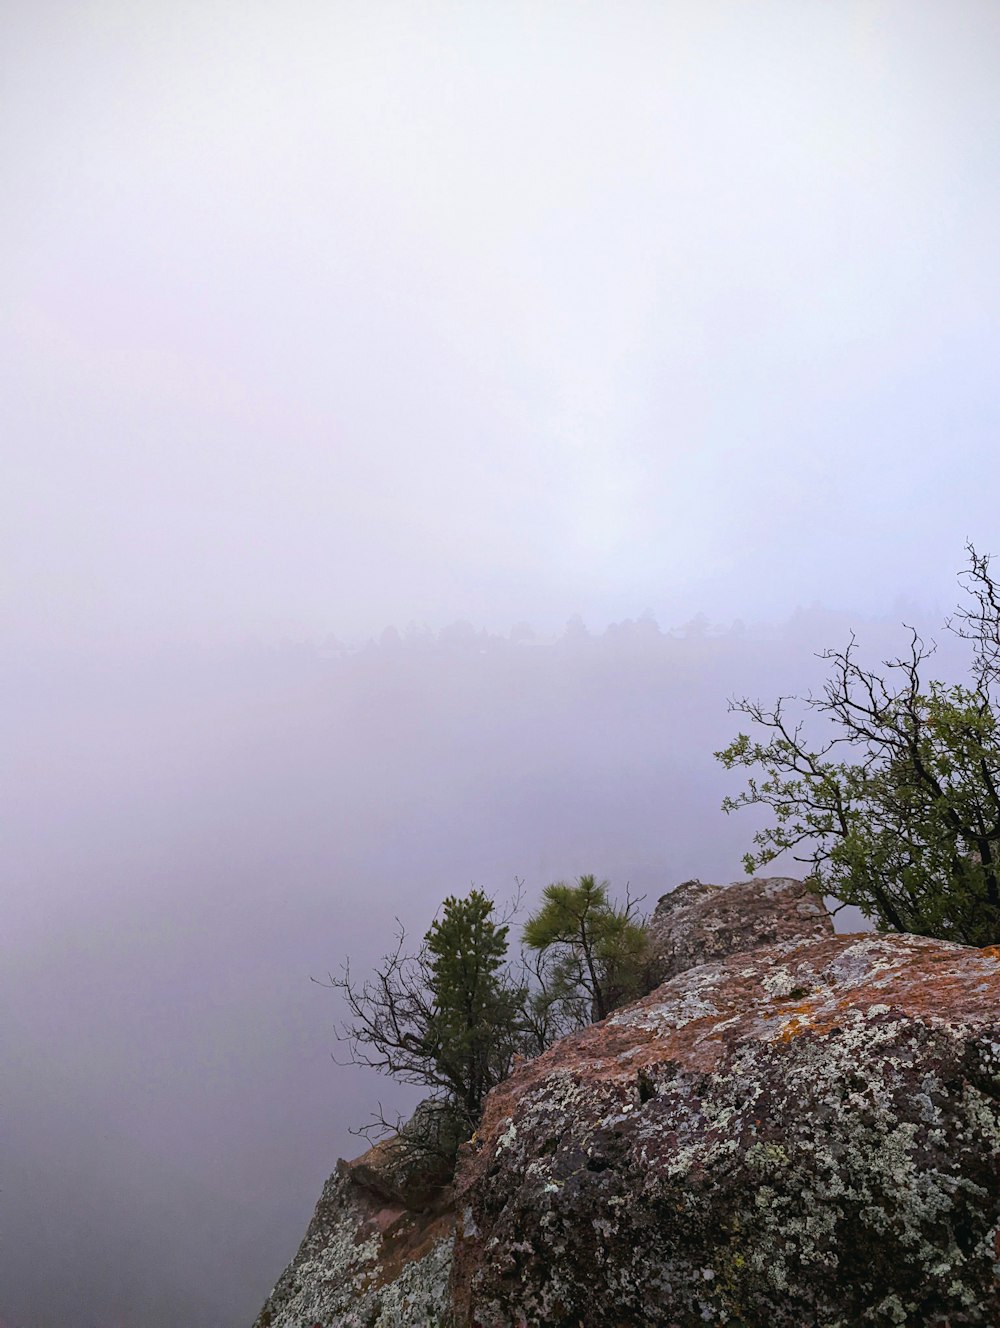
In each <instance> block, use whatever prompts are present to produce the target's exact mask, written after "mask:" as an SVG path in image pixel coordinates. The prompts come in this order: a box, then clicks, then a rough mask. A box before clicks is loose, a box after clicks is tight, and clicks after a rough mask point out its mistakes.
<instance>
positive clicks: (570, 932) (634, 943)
mask: <svg viewBox="0 0 1000 1328" xmlns="http://www.w3.org/2000/svg"><path fill="white" fill-rule="evenodd" d="M609 888H610V887H609V882H608V881H598V880H597V879H596V878H595V877H594V876H581V877H579V878H578V879H577V882H576V884H575V885H570V884H568V883H567V882H565V881H556V882H554V883H553V884H552V885H548V886H546V887H545V891H544V893H543V895H542V901H543V902H542V906H541V908H540V909H539V910H538V912H537V913H535V914H533V915H532V917H530V918H529V919H528V921H527V923H526V924H525V927H524V932H523V940H524V944H525V945H526V946H528V947H529V948H530V949H532V950H537V951H539V952H540V953H541V954H543V955H544V956H546V957H547V958H548V959H549V966H548V970H547V972H546V974H545V982H544V986H543V989H542V991H541V992H540V993H539V995H538V996H537V997H536V999H537V1000H539V1001H541V1002H544V1003H548V1004H550V1005H551V1004H556V1005H558V1006H559V1007H561V1009H562V1010H563V1012H564V1021H568V1022H569V1023H571V1024H574V1023H575V1024H577V1025H580V1024H584V1023H590V1022H592V1021H596V1020H599V1019H604V1018H605V1017H606V1016H607V1015H609V1014H610V1013H611V1011H612V1010H613V1009H615V1008H616V1007H617V1006H619V1005H622V1004H623V1003H624V1002H626V1001H628V1000H630V999H632V998H634V997H635V996H637V995H640V994H641V993H642V989H643V980H644V976H645V963H644V960H645V951H646V934H645V931H644V929H643V928H642V927H641V926H640V925H639V923H638V922H637V921H636V919H635V916H634V914H635V901H633V900H628V901H627V902H626V904H625V905H624V906H623V907H619V906H617V905H615V904H613V903H612V902H611V901H610V899H609V898H608V890H609Z"/></svg>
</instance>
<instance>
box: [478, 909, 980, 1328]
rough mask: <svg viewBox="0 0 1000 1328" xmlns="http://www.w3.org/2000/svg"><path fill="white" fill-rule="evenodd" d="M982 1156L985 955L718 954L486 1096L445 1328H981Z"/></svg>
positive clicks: (903, 939)
mask: <svg viewBox="0 0 1000 1328" xmlns="http://www.w3.org/2000/svg"><path fill="white" fill-rule="evenodd" d="M697 906H698V900H697V898H695V899H693V900H692V907H697ZM824 930H825V928H824ZM998 1159H1000V947H992V948H991V949H988V950H973V949H969V948H966V947H962V946H957V945H951V944H948V943H946V942H942V941H933V940H926V939H922V938H919V937H914V936H876V935H861V936H838V937H835V936H829V935H820V936H818V937H815V938H814V939H810V940H806V941H800V942H795V941H792V942H785V943H783V944H778V945H775V946H771V947H767V948H762V949H756V950H754V951H752V952H750V953H743V954H734V955H730V956H729V957H728V958H725V959H722V960H717V961H715V962H712V963H708V964H703V965H701V966H700V967H696V968H691V969H689V970H688V971H687V972H684V973H681V974H680V975H679V976H677V977H674V978H673V979H672V980H670V981H668V982H666V983H665V984H664V985H663V986H661V987H659V988H658V989H657V990H656V991H655V992H654V993H653V994H652V995H650V996H648V997H646V998H645V999H644V1000H642V1001H640V1002H638V1003H637V1004H635V1005H633V1006H630V1007H628V1008H626V1009H623V1010H620V1011H618V1012H616V1013H615V1014H613V1015H612V1016H611V1017H610V1018H609V1019H607V1020H605V1021H604V1022H603V1023H601V1024H597V1025H594V1026H593V1027H591V1028H588V1029H586V1030H584V1031H582V1032H580V1033H577V1034H573V1035H572V1036H570V1037H568V1038H566V1039H564V1040H563V1041H562V1042H560V1043H558V1044H556V1045H555V1046H554V1047H552V1048H550V1049H549V1050H548V1051H547V1052H546V1053H544V1055H542V1056H540V1057H538V1058H537V1059H536V1060H534V1061H530V1062H528V1063H527V1064H525V1065H523V1066H522V1067H521V1068H520V1069H519V1070H517V1071H516V1072H515V1074H514V1075H513V1076H512V1077H511V1078H510V1079H509V1080H508V1081H507V1082H506V1083H504V1084H502V1085H500V1087H499V1088H497V1089H495V1090H494V1092H493V1093H492V1094H491V1095H490V1097H489V1099H488V1101H487V1107H486V1113H485V1117H484V1120H483V1123H482V1125H481V1127H480V1130H479V1132H478V1134H477V1136H476V1138H475V1140H474V1141H473V1142H472V1143H471V1144H469V1145H466V1146H465V1149H464V1156H463V1159H462V1164H461V1167H460V1171H459V1177H458V1182H457V1204H458V1235H457V1240H456V1251H455V1267H454V1271H453V1282H452V1291H453V1307H454V1315H455V1319H454V1322H455V1324H456V1328H473V1326H475V1328H514V1326H515V1325H517V1326H519V1328H524V1326H526V1325H548V1326H549V1328H571V1326H572V1328H580V1325H586V1326H588V1328H625V1325H636V1326H637V1325H663V1326H664V1328H694V1326H695V1325H698V1328H702V1326H703V1325H704V1324H706V1323H707V1324H728V1325H733V1326H734V1328H806V1326H807V1325H808V1326H809V1328H858V1326H859V1325H886V1326H887V1328H888V1325H907V1326H908V1328H963V1326H966V1325H983V1326H986V1325H997V1324H1000V1279H998V1271H1000V1176H998Z"/></svg>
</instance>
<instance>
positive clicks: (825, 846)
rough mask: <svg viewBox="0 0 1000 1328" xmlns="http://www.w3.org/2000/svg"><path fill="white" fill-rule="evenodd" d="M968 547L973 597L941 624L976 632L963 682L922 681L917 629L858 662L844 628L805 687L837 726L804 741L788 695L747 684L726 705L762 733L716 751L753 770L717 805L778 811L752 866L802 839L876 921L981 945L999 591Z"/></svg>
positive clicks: (998, 915)
mask: <svg viewBox="0 0 1000 1328" xmlns="http://www.w3.org/2000/svg"><path fill="white" fill-rule="evenodd" d="M969 554H970V560H971V565H970V568H969V570H968V572H967V573H966V574H965V576H966V578H967V580H968V582H969V588H970V589H971V591H972V595H973V606H972V608H971V609H968V608H967V609H963V610H960V611H959V614H958V617H957V623H956V624H955V625H953V624H949V626H952V630H955V631H957V632H958V634H959V635H960V636H962V637H963V638H965V639H966V640H969V641H971V642H972V644H973V661H972V669H971V672H972V680H971V685H950V686H948V685H945V684H943V683H940V682H935V681H928V682H927V683H926V684H925V683H924V682H923V680H922V678H921V666H922V664H923V662H924V660H925V659H926V658H927V657H928V655H929V654H930V653H931V651H930V650H929V649H925V648H924V646H923V643H922V642H921V641H920V639H919V637H918V636H917V634H916V633H915V632H911V640H910V649H909V652H908V654H906V655H905V656H902V657H900V658H898V659H894V660H888V661H886V662H885V669H886V672H885V673H884V674H881V673H877V672H874V671H872V670H869V669H866V668H863V667H862V666H861V665H860V664H859V663H858V662H857V659H856V653H855V643H854V641H853V639H852V641H851V643H850V645H849V646H848V647H847V649H846V650H844V651H839V652H838V651H827V652H825V653H824V655H823V656H822V658H824V659H827V660H829V661H830V662H831V663H832V665H833V668H832V671H831V676H830V678H829V679H828V681H827V683H826V684H825V686H824V689H823V691H822V693H821V694H820V695H819V696H809V697H806V698H805V699H804V706H805V708H806V711H807V712H812V713H813V714H814V715H818V716H821V717H823V718H825V719H827V720H829V721H831V722H832V723H833V726H834V730H835V736H834V737H833V738H832V739H829V740H828V741H827V742H826V743H825V744H821V745H816V744H813V743H810V742H809V741H807V739H806V738H805V736H804V725H803V723H802V721H801V720H799V721H790V720H789V719H788V717H787V715H786V706H785V702H784V701H783V700H779V701H778V702H777V703H776V704H775V706H774V707H773V708H771V709H767V708H765V707H763V706H762V705H761V704H760V702H757V701H750V700H748V699H746V698H744V699H742V700H740V701H734V702H733V703H732V704H731V709H733V710H735V711H737V712H738V713H742V714H744V715H746V716H748V717H749V718H750V719H751V720H752V721H753V722H754V723H755V724H756V725H757V726H758V727H759V728H762V729H764V730H765V736H764V738H763V739H760V740H756V741H755V740H753V739H752V738H751V737H749V736H748V735H747V734H745V733H741V734H739V735H738V736H737V738H736V739H735V740H734V741H733V742H732V743H730V745H729V746H728V747H726V748H725V749H723V750H722V751H721V752H717V753H716V756H717V757H718V759H719V760H720V761H722V763H723V764H724V765H725V766H726V767H727V768H728V769H733V768H742V769H747V770H755V771H759V772H760V773H759V774H757V775H754V776H751V777H750V778H749V779H748V782H747V788H746V790H745V791H744V792H743V793H741V794H740V795H739V796H737V797H735V798H727V799H726V800H725V802H724V803H723V807H724V809H725V810H726V811H727V812H728V811H733V810H735V809H736V808H739V807H746V806H764V807H767V808H769V809H770V810H771V812H772V813H773V814H774V821H773V823H772V824H771V825H769V826H767V827H765V828H764V829H762V830H760V831H758V832H757V834H756V835H755V836H754V843H755V845H756V848H755V851H753V852H750V853H748V854H747V855H746V858H745V866H746V869H747V871H748V872H753V871H756V870H757V869H758V868H759V867H760V866H762V865H764V864H766V863H768V862H770V861H772V860H773V859H774V858H775V857H777V856H778V855H779V854H780V853H784V852H788V851H794V850H799V849H804V850H805V853H804V855H800V856H799V857H798V860H799V861H805V862H807V863H809V865H810V868H811V879H812V882H813V884H814V886H815V888H816V889H817V891H821V892H823V893H827V894H830V895H833V896H834V897H835V898H837V899H838V900H840V901H841V902H842V903H846V904H855V905H858V906H859V907H860V908H861V909H862V911H863V912H864V913H865V914H866V915H867V916H869V917H873V918H874V919H875V920H876V923H877V925H878V927H879V929H880V930H889V931H909V932H915V933H917V934H918V935H924V936H936V937H941V938H943V939H946V940H954V941H959V942H963V943H965V944H971V945H980V946H983V945H989V944H993V943H996V942H998V941H1000V885H998V881H1000V876H998V871H1000V868H998V855H1000V741H998V737H1000V731H998V726H997V708H996V695H997V692H996V689H997V683H998V680H1000V667H998V665H1000V595H998V593H997V588H996V586H995V584H994V582H993V580H992V578H991V576H990V574H989V560H988V559H987V558H983V557H980V556H979V555H977V554H976V553H975V550H974V549H972V548H971V546H970V548H969Z"/></svg>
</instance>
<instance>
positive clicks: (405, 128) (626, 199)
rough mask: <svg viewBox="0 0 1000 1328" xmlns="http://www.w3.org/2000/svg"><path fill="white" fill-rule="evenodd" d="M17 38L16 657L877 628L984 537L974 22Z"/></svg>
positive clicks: (13, 240) (62, 10) (76, 22)
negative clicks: (371, 640) (450, 630)
mask: <svg viewBox="0 0 1000 1328" xmlns="http://www.w3.org/2000/svg"><path fill="white" fill-rule="evenodd" d="M4 13H5V17H4V20H3V34H2V37H3V39H2V42H0V60H2V63H3V70H2V76H3V89H4V90H3V115H2V120H0V135H2V138H0V143H2V154H3V181H4V185H3V197H2V201H0V209H2V218H3V220H2V226H3V233H2V234H3V250H2V261H3V287H2V289H3V300H2V332H0V338H2V339H0V356H2V364H3V377H4V392H3V404H2V412H3V420H2V433H3V438H4V440H5V446H6V447H9V448H10V450H11V458H10V460H11V462H12V469H10V470H9V471H8V477H9V478H8V481H7V482H6V483H5V484H4V490H3V502H4V505H5V508H6V509H7V511H6V514H5V520H4V536H3V538H4V542H5V546H6V547H5V553H4V568H5V578H6V585H5V588H4V593H5V596H6V604H5V621H6V623H7V626H8V629H10V630H12V631H13V633H14V634H15V636H16V638H17V639H18V640H21V641H24V642H30V643H34V644H45V643H52V644H59V645H62V644H69V645H71V646H78V645H79V644H80V643H81V642H84V641H86V642H90V643H93V642H94V641H101V642H111V643H114V644H119V643H121V644H124V643H132V642H140V643H141V642H143V641H145V640H147V639H150V638H154V639H158V640H175V639H184V640H192V639H193V640H206V639H217V638H220V637H232V636H236V637H242V636H246V635H254V636H261V637H263V638H265V639H267V638H270V637H272V636H274V635H288V636H292V637H309V636H314V635H316V634H322V633H323V632H335V633H337V634H338V635H341V636H346V637H348V638H350V637H353V636H357V635H359V634H364V633H367V632H369V631H377V630H380V629H381V628H382V627H384V626H385V625H386V623H389V622H396V623H399V624H400V625H402V624H403V623H405V622H407V621H409V620H411V619H416V620H427V621H429V622H430V623H431V624H432V625H440V624H441V623H443V622H447V621H451V620H452V619H454V618H455V617H458V616H466V617H468V618H470V619H472V620H473V621H475V622H477V623H484V624H486V625H488V626H491V627H509V626H510V624H511V623H512V622H513V621H516V620H518V619H522V618H527V619H529V620H532V621H535V622H537V623H539V624H543V625H544V624H561V623H562V622H563V621H565V619H566V617H568V616H569V614H571V613H575V612H579V613H582V614H583V615H584V617H585V618H587V619H588V620H590V621H593V622H595V623H598V624H601V623H604V622H607V621H609V620H611V619H615V618H617V617H621V616H622V615H624V614H633V613H638V612H641V611H642V610H643V609H644V608H647V607H648V608H652V609H653V610H654V611H655V612H657V613H658V614H659V615H660V616H661V618H662V619H664V620H666V621H668V622H669V621H676V620H683V619H684V618H686V617H689V616H690V614H691V613H692V612H694V611H696V610H699V609H700V610H703V611H705V612H707V613H708V614H709V615H710V616H713V617H717V618H725V617H727V616H729V617H732V616H747V615H748V614H753V613H754V612H758V613H761V612H776V613H784V612H785V611H787V610H789V609H791V608H793V607H794V606H795V605H796V604H797V603H809V602H812V601H813V600H816V599H819V600H822V601H823V602H826V603H838V604H854V605H857V606H859V607H863V608H868V609H873V610H881V609H882V608H887V607H889V606H891V604H892V603H893V601H894V600H895V598H896V597H897V596H898V595H901V594H902V595H909V596H917V597H920V598H927V597H929V598H931V599H933V600H934V601H935V602H936V601H937V600H938V599H942V598H943V599H944V600H945V601H947V600H949V599H950V596H951V587H952V585H953V574H954V571H955V568H956V566H957V564H958V562H959V561H960V558H961V549H962V543H963V541H964V539H965V537H966V536H972V537H973V538H974V539H977V540H978V541H979V542H980V543H981V544H983V545H985V546H986V547H990V546H991V542H992V544H994V545H996V544H998V543H1000V541H998V540H997V539H996V537H995V533H994V530H995V510H996V509H995V498H994V490H993V486H992V483H991V481H993V480H994V479H995V478H996V475H997V464H996V462H995V460H994V448H995V440H996V436H997V430H996V423H997V415H998V410H1000V407H998V398H997V392H996V390H995V383H996V370H997V363H998V360H1000V332H998V321H1000V246H998V245H997V242H996V234H997V224H998V219H1000V207H998V203H1000V199H998V187H1000V173H998V154H1000V77H998V73H1000V10H998V8H997V6H996V5H995V4H993V3H991V2H990V0H984V2H983V3H968V2H965V3H963V2H962V0H955V2H954V3H950V4H948V5H942V4H939V3H920V2H919V0H901V2H900V3H879V2H878V0H864V3H857V4H853V3H849V2H847V0H843V2H841V3H837V4H821V3H792V2H790V0H783V2H782V3H777V4H774V3H771V4H769V3H765V2H763V0H761V2H759V3H756V4H753V5H745V4H726V3H702V2H701V0H699V2H698V3H670V2H669V0H662V2H661V3H654V4H643V3H634V2H629V0H626V2H624V3H616V4H613V5H612V4H589V3H579V2H576V3H559V2H558V0H543V3H538V0H532V2H531V3H524V4H520V3H517V2H516V0H507V2H506V3H503V4H496V5H488V4H479V5H474V4H461V5H460V4H442V3H433V2H432V3H423V4H413V3H406V4H393V3H327V2H324V3H319V2H318V0H287V2H286V3H283V4H281V5H275V4H264V3H252V0H241V2H240V3H238V4H237V3H211V2H210V0H209V2H208V3H206V2H205V0H198V3H185V2H184V0H171V3H169V4H166V3H163V4H153V3H151V4H142V5H137V4H131V3H124V2H121V3H113V2H111V0H96V2H91V3H85V2H82V0H74V3H54V2H52V0H32V3H30V4H27V3H24V4H14V5H9V6H7V7H5V11H4Z"/></svg>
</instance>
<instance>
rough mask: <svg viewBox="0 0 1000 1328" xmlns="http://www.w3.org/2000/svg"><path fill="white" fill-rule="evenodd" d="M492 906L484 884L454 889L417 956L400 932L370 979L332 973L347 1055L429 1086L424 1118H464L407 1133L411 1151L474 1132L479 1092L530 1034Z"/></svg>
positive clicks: (382, 1129)
mask: <svg viewBox="0 0 1000 1328" xmlns="http://www.w3.org/2000/svg"><path fill="white" fill-rule="evenodd" d="M494 907H495V906H494V904H493V901H492V900H491V899H489V898H488V896H486V895H485V894H483V893H482V892H481V891H479V890H473V891H472V892H471V893H470V894H469V895H468V896H467V897H466V898H464V899H460V898H458V897H456V896H454V895H451V896H449V897H448V898H447V899H446V900H445V901H444V903H443V904H442V906H441V913H440V916H439V917H438V918H436V919H435V921H434V922H433V923H432V924H431V927H430V929H429V930H428V932H427V933H426V935H425V937H424V940H423V944H422V945H421V946H420V948H419V950H417V952H416V953H409V952H408V951H407V949H406V934H405V932H403V931H402V929H400V931H399V932H398V934H397V937H396V945H395V947H394V948H393V949H392V950H391V951H390V952H389V953H388V954H386V955H385V956H384V957H383V959H382V961H381V963H380V965H379V966H378V968H377V969H376V970H375V973H374V974H373V975H372V977H370V978H367V979H365V980H364V981H363V982H361V983H358V982H356V981H355V980H354V978H353V976H352V974H351V968H350V964H349V963H347V964H345V965H344V968H343V970H342V972H341V974H340V975H339V976H336V975H333V974H330V976H329V983H328V985H329V986H331V987H333V988H334V989H335V990H337V991H339V992H340V993H341V995H342V996H343V998H344V1000H345V1002H346V1004H347V1008H348V1012H349V1016H350V1017H349V1019H348V1020H347V1022H346V1023H344V1024H343V1025H341V1027H340V1029H339V1033H338V1036H339V1039H340V1041H341V1042H344V1043H346V1045H347V1047H348V1051H349V1062H350V1063H352V1064H355V1065H363V1066H366V1067H367V1068H369V1069H374V1070H377V1071H379V1072H380V1073H381V1074H386V1075H389V1076H390V1077H391V1078H393V1079H395V1080H396V1081H397V1082H399V1083H406V1084H418V1085H420V1086H422V1087H425V1088H428V1089H430V1090H431V1104H432V1105H431V1107H430V1108H428V1110H426V1111H425V1112H424V1115H423V1116H422V1117H421V1119H426V1120H427V1121H432V1122H437V1123H440V1122H441V1121H445V1120H452V1119H454V1120H457V1121H458V1122H459V1126H458V1128H457V1129H453V1128H452V1127H451V1126H450V1125H449V1128H448V1130H447V1131H442V1130H441V1129H439V1128H437V1125H435V1130H434V1131H432V1132H431V1134H430V1136H429V1137H427V1138H423V1137H422V1136H421V1137H420V1138H418V1137H417V1135H416V1134H414V1132H413V1130H411V1135H413V1137H412V1138H410V1137H409V1136H405V1132H403V1133H401V1134H400V1137H401V1139H402V1140H403V1142H404V1143H407V1144H408V1145H412V1148H411V1151H412V1152H413V1153H414V1154H417V1153H418V1152H420V1151H425V1152H442V1151H444V1152H447V1151H448V1150H449V1149H451V1148H452V1147H457V1144H458V1142H459V1138H460V1136H461V1137H465V1138H468V1136H469V1135H470V1134H471V1133H472V1131H473V1130H474V1129H475V1127H476V1124H477V1123H478V1121H479V1117H480V1114H481V1112H482V1105H483V1099H484V1098H485V1096H486V1094H487V1093H488V1092H489V1090H490V1089H491V1088H493V1087H494V1085H496V1084H498V1083H500V1082H501V1080H503V1079H505V1078H506V1077H507V1075H508V1074H509V1073H510V1069H511V1064H512V1061H513V1057H514V1055H515V1054H516V1052H518V1051H519V1050H521V1049H522V1046H523V1045H524V1043H525V1040H526V1032H525V1021H524V1018H523V1011H524V1006H525V1002H526V999H527V998H526V994H525V988H524V986H523V985H522V984H521V983H520V981H519V977H520V975H519V974H518V973H517V972H516V971H515V970H514V969H513V968H512V967H511V966H510V965H509V964H508V963H507V935H508V928H507V926H506V925H503V924H501V923H498V922H497V921H496V920H495V919H494V916H493V913H494ZM434 1104H438V1105H440V1106H441V1107H443V1108H447V1111H446V1112H445V1113H444V1114H442V1113H441V1112H437V1111H435V1110H434V1109H433V1107H434ZM366 1129H371V1130H373V1131H375V1132H376V1133H378V1134H385V1133H392V1132H397V1133H398V1132H400V1127H399V1122H394V1123H393V1122H389V1121H386V1120H385V1119H384V1117H382V1116H381V1115H378V1116H377V1117H376V1118H375V1121H374V1124H373V1125H372V1126H371V1127H366ZM424 1133H425V1134H426V1133H427V1132H426V1131H424ZM404 1136H405V1137H404Z"/></svg>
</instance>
